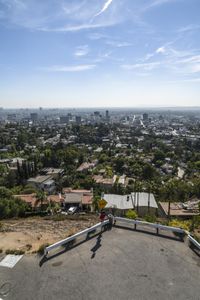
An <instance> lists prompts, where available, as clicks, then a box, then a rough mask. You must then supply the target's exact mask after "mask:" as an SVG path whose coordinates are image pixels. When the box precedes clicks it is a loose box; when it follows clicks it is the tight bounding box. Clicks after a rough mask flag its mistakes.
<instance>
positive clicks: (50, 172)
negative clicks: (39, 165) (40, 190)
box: [40, 168, 64, 179]
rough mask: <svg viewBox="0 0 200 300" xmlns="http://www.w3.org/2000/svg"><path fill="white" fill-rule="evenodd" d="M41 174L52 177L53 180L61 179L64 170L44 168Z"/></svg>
mask: <svg viewBox="0 0 200 300" xmlns="http://www.w3.org/2000/svg"><path fill="white" fill-rule="evenodd" d="M40 174H41V175H47V176H51V177H52V178H53V179H59V178H60V177H62V176H63V174H64V170H63V169H58V168H44V169H42V170H41V171H40Z"/></svg>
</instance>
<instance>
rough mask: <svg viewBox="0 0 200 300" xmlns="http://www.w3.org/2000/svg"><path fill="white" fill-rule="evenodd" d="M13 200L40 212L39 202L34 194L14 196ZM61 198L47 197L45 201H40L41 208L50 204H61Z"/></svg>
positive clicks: (55, 196) (58, 196) (57, 196)
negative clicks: (18, 200)
mask: <svg viewBox="0 0 200 300" xmlns="http://www.w3.org/2000/svg"><path fill="white" fill-rule="evenodd" d="M14 197H15V198H19V199H21V200H22V201H24V202H26V203H27V204H28V205H29V206H30V208H31V209H32V210H40V208H41V201H40V200H38V199H37V197H36V194H35V193H33V194H24V195H14ZM62 201H63V198H62V197H61V196H60V195H49V196H48V197H46V199H45V200H43V201H42V205H43V208H44V207H45V208H47V207H48V206H49V204H50V203H52V202H53V203H58V204H59V205H60V204H61V203H62Z"/></svg>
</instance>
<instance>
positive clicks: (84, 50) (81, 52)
mask: <svg viewBox="0 0 200 300" xmlns="http://www.w3.org/2000/svg"><path fill="white" fill-rule="evenodd" d="M89 51H90V50H89V46H88V45H83V46H79V47H77V48H76V51H75V52H74V55H75V56H77V57H81V56H86V55H87V54H88V53H89Z"/></svg>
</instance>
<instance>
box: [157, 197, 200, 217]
mask: <svg viewBox="0 0 200 300" xmlns="http://www.w3.org/2000/svg"><path fill="white" fill-rule="evenodd" d="M199 203H200V200H199V199H191V200H189V201H187V202H184V203H182V202H171V203H170V210H169V202H159V206H160V209H161V213H162V214H163V215H164V216H165V217H167V216H168V214H169V215H170V216H172V217H175V218H185V219H187V218H191V217H193V216H197V215H199Z"/></svg>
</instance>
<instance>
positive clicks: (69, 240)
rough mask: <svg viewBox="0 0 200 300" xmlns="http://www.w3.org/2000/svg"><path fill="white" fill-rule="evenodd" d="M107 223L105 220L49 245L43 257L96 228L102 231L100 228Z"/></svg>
mask: <svg viewBox="0 0 200 300" xmlns="http://www.w3.org/2000/svg"><path fill="white" fill-rule="evenodd" d="M108 223H109V220H105V221H103V222H101V223H98V224H96V225H94V226H92V227H90V228H87V229H85V230H83V231H80V232H78V233H76V234H74V235H72V236H70V237H68V238H66V239H64V240H61V241H59V242H57V243H55V244H52V245H50V246H48V247H46V248H45V250H44V255H45V256H46V255H47V254H48V253H49V251H51V250H53V249H56V248H59V247H61V246H63V245H66V244H67V243H69V242H71V241H73V240H75V239H76V238H78V237H80V236H82V235H84V234H88V233H90V232H92V231H94V230H96V229H98V228H101V229H102V227H104V226H105V225H107V224H108Z"/></svg>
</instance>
